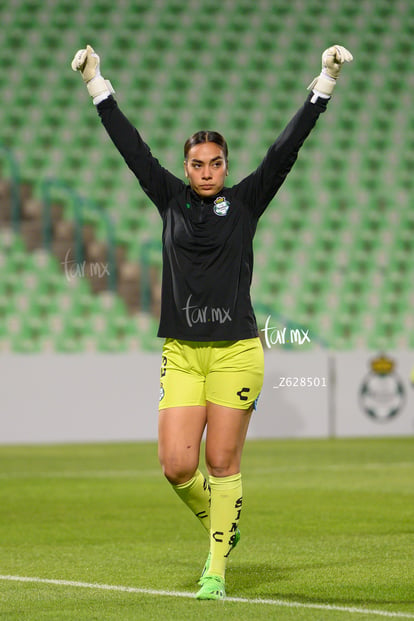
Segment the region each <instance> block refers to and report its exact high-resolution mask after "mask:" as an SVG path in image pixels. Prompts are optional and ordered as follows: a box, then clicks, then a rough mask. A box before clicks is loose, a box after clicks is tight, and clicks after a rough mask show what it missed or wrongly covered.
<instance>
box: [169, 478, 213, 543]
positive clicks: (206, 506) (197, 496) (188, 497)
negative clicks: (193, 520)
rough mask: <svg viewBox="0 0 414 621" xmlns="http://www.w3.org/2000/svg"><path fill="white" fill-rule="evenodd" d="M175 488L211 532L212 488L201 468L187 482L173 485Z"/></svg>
mask: <svg viewBox="0 0 414 621" xmlns="http://www.w3.org/2000/svg"><path fill="white" fill-rule="evenodd" d="M172 488H173V490H174V491H175V492H176V494H178V496H179V497H180V498H181V500H182V501H183V502H185V504H186V505H187V507H189V509H191V511H192V512H193V513H194V515H195V516H196V517H197V518H198V519H199V520H200V523H201V524H202V525H203V526H204V528H205V529H206V531H207V532H208V533H210V489H209V486H208V483H207V480H206V479H205V477H204V476H203V475H202V474H201V472H200V470H196V473H195V474H194V476H193V478H192V479H190V480H189V481H187V482H186V483H181V484H180V485H173V486H172Z"/></svg>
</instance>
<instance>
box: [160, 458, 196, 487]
mask: <svg viewBox="0 0 414 621" xmlns="http://www.w3.org/2000/svg"><path fill="white" fill-rule="evenodd" d="M160 463H161V468H162V472H163V474H164V476H165V478H166V479H167V480H168V481H169V482H170V483H171V484H172V485H181V484H182V483H187V481H189V480H190V479H191V478H192V477H193V476H194V473H195V471H196V470H197V464H194V463H192V461H191V463H190V462H182V461H176V460H174V459H170V460H161V459H160Z"/></svg>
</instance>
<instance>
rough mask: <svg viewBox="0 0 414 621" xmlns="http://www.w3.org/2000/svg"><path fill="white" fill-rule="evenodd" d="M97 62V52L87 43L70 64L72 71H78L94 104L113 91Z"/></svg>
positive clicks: (98, 59) (98, 61)
mask: <svg viewBox="0 0 414 621" xmlns="http://www.w3.org/2000/svg"><path fill="white" fill-rule="evenodd" d="M99 63H100V58H99V56H98V54H96V52H95V51H94V49H93V48H92V47H91V46H90V45H87V46H86V49H83V50H78V51H77V52H76V54H75V56H74V58H73V60H72V65H71V66H72V69H73V71H80V73H81V75H82V78H83V81H84V82H85V84H86V88H87V89H88V92H89V95H90V96H91V97H93V103H94V104H95V105H96V104H98V103H99V102H100V101H103V100H104V99H106V98H107V97H108V95H111V94H112V93H114V92H115V91H114V89H113V88H112V84H111V83H110V81H109V80H105V79H104V78H103V77H102V75H101V70H100V64H99Z"/></svg>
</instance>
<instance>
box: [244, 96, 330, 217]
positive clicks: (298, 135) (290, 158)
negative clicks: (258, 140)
mask: <svg viewBox="0 0 414 621" xmlns="http://www.w3.org/2000/svg"><path fill="white" fill-rule="evenodd" d="M312 97H313V94H310V95H309V97H308V98H307V100H306V101H305V103H304V105H303V106H302V107H301V108H300V109H299V110H298V112H297V113H296V114H295V116H294V117H293V118H292V119H291V121H290V122H289V123H288V125H287V126H286V128H285V129H284V130H283V131H282V133H281V134H280V135H279V137H278V138H277V139H276V141H275V142H274V143H273V144H272V146H271V147H270V148H269V150H268V152H267V154H266V156H265V158H264V159H263V160H262V162H261V164H260V165H259V166H258V168H257V169H256V170H255V171H254V172H252V173H251V174H250V175H248V176H247V177H246V178H245V179H243V181H241V182H240V183H238V184H236V185H235V186H234V188H233V190H234V191H235V193H236V195H238V196H239V198H240V199H241V200H243V202H245V203H247V204H248V205H249V207H250V208H251V210H252V211H253V213H254V215H255V216H256V217H257V218H259V217H260V216H261V215H262V213H263V212H264V210H265V209H266V207H267V206H268V204H269V203H270V201H271V200H272V198H273V197H274V196H275V194H276V192H277V191H278V189H279V188H280V186H281V185H282V183H283V182H284V180H285V179H286V176H287V174H288V173H289V171H290V170H291V168H292V166H293V164H294V163H295V161H296V159H297V157H298V152H299V149H300V148H301V146H302V145H303V143H304V141H305V139H306V138H307V136H308V135H309V134H310V132H311V130H312V128H313V127H314V125H315V123H316V121H317V119H318V117H319V115H320V114H321V113H322V112H324V111H325V110H326V105H327V102H328V101H329V100H328V99H322V98H320V97H319V98H318V99H317V100H316V102H315V103H311V101H310V100H311V98H312Z"/></svg>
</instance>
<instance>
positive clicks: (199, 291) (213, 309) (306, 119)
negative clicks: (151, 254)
mask: <svg viewBox="0 0 414 621" xmlns="http://www.w3.org/2000/svg"><path fill="white" fill-rule="evenodd" d="M311 97H312V95H309V97H308V98H307V100H306V101H305V103H304V105H303V106H302V107H301V108H300V109H299V110H298V112H297V113H296V114H295V116H294V117H293V118H292V120H291V121H290V122H289V123H288V125H287V126H286V128H285V129H284V131H283V132H282V133H281V134H280V136H279V137H278V138H277V140H276V141H275V142H274V144H273V145H272V146H271V147H270V148H269V150H268V152H267V154H266V156H265V158H264V159H263V161H262V162H261V164H260V165H259V166H258V168H257V169H256V170H255V171H254V172H253V173H251V174H250V175H248V176H247V177H246V178H245V179H243V180H242V181H241V182H240V183H237V184H236V185H234V186H233V187H229V188H228V187H224V188H223V189H222V190H221V192H220V193H219V194H218V195H217V196H213V197H211V198H210V197H209V198H208V199H203V198H201V197H200V196H198V195H197V194H196V193H195V192H194V191H193V190H191V189H190V187H189V186H188V185H186V184H185V183H184V182H183V181H181V180H180V179H178V178H177V177H175V176H174V175H173V174H171V173H170V172H169V171H167V170H166V169H165V168H163V167H162V166H161V165H160V164H159V162H158V160H157V159H155V158H154V157H153V155H152V154H151V151H150V149H149V147H148V146H147V145H146V144H145V142H144V141H143V140H142V138H141V136H140V134H139V133H138V131H137V130H136V129H135V127H134V126H133V125H132V124H131V123H130V122H129V121H128V119H127V118H126V117H125V116H124V115H123V113H122V112H121V110H120V109H119V107H118V105H117V103H116V101H115V99H114V98H113V97H112V96H110V97H108V98H107V99H105V100H104V101H103V102H101V103H99V104H98V106H97V109H98V112H99V115H100V117H101V120H102V123H103V125H104V126H105V128H106V130H107V132H108V134H109V136H110V137H111V139H112V141H113V142H114V144H115V146H116V147H117V148H118V150H119V151H120V153H121V155H122V156H123V157H124V159H125V161H126V163H127V165H128V166H129V168H130V169H131V170H132V172H133V173H134V174H135V175H136V177H137V179H138V181H139V182H140V184H141V187H142V189H143V190H144V192H145V193H146V194H147V195H148V197H149V198H150V199H151V201H152V202H153V203H154V204H155V205H156V207H157V209H158V211H159V213H160V215H161V218H162V221H163V233H162V242H163V275H162V298H161V319H160V325H159V330H158V336H160V337H170V338H177V339H183V340H189V341H233V340H238V339H246V338H252V337H255V336H257V335H258V330H257V324H256V318H255V315H254V312H253V308H252V303H251V299H250V285H251V280H252V270H253V247H252V246H253V237H254V234H255V231H256V226H257V222H258V220H259V217H260V216H261V215H262V213H263V212H264V210H265V209H266V207H267V205H268V204H269V202H270V201H271V200H272V198H273V197H274V195H275V194H276V192H277V190H278V189H279V188H280V186H281V185H282V183H283V181H284V180H285V178H286V175H287V174H288V172H289V171H290V169H291V168H292V166H293V164H294V162H295V161H296V158H297V155H298V151H299V149H300V147H301V146H302V144H303V142H304V140H305V138H306V137H307V136H308V135H309V133H310V131H311V130H312V128H313V127H314V125H315V123H316V121H317V119H318V117H319V115H320V114H321V113H322V112H324V110H325V109H326V103H327V100H326V99H322V98H316V97H314V99H316V101H315V103H311V101H310V100H311Z"/></svg>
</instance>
